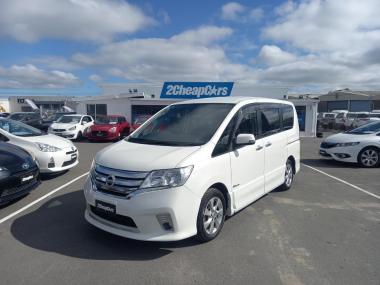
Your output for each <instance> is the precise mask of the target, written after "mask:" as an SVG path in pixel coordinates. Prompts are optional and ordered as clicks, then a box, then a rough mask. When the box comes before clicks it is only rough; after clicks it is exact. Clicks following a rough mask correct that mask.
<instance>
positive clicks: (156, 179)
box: [139, 165, 193, 191]
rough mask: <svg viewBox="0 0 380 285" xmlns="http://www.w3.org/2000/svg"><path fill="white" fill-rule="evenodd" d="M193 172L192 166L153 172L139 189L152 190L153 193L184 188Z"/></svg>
mask: <svg viewBox="0 0 380 285" xmlns="http://www.w3.org/2000/svg"><path fill="white" fill-rule="evenodd" d="M192 171H193V166H192V165H190V166H186V167H181V168H173V169H163V170H153V171H152V172H150V173H149V174H148V176H147V177H146V178H145V180H144V182H143V183H142V184H141V186H140V188H139V189H144V190H145V189H147V190H148V189H150V190H151V191H153V190H159V189H161V188H171V187H178V186H182V185H183V184H185V183H186V181H187V179H188V178H189V177H190V174H191V172H192Z"/></svg>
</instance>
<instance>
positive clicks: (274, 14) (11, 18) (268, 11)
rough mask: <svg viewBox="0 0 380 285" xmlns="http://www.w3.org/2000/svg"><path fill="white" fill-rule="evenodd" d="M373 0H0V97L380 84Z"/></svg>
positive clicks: (379, 38)
mask: <svg viewBox="0 0 380 285" xmlns="http://www.w3.org/2000/svg"><path fill="white" fill-rule="evenodd" d="M379 15H380V4H379V0H361V1H358V0H325V1H322V0H303V1H280V0H251V1H237V2H228V1H220V0H207V1H201V0H193V1H176V0H160V1H137V0H134V1H124V0H29V1H25V0H12V1H7V0H0V95H1V94H11V93H13V94H19V93H44V92H46V93H57V94H96V93H99V92H100V91H99V88H98V87H97V85H98V84H100V83H103V82H107V83H109V82H116V83H119V82H160V83H161V82H163V81H235V82H244V83H247V84H252V85H277V86H287V87H289V88H290V91H291V92H324V91H328V90H332V89H336V88H345V87H349V88H352V89H362V90H363V89H365V90H379V89H380V16H379Z"/></svg>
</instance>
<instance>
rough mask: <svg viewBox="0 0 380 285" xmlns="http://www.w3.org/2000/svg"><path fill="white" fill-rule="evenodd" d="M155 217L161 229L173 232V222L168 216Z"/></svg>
mask: <svg viewBox="0 0 380 285" xmlns="http://www.w3.org/2000/svg"><path fill="white" fill-rule="evenodd" d="M156 217H157V220H158V222H159V223H160V225H161V227H162V228H163V229H164V230H165V231H171V232H172V231H173V230H174V228H173V221H172V217H171V216H170V214H159V215H157V216H156Z"/></svg>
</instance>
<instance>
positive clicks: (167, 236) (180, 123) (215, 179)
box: [84, 97, 300, 241]
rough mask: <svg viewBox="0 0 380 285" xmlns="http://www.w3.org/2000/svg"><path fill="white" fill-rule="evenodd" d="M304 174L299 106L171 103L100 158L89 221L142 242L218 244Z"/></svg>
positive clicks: (251, 101) (90, 188)
mask: <svg viewBox="0 0 380 285" xmlns="http://www.w3.org/2000/svg"><path fill="white" fill-rule="evenodd" d="M299 167H300V142H299V128H298V120H297V113H296V111H295V108H294V106H293V104H292V103H290V102H286V101H281V100H272V99H260V98H247V97H245V98H239V97H231V98H212V99H200V100H189V101H186V102H181V103H176V104H173V105H170V106H168V107H166V108H165V109H163V110H162V111H160V112H159V113H157V114H156V115H155V116H153V117H152V118H150V119H149V120H148V121H147V122H145V123H144V124H143V125H142V126H141V127H140V128H138V129H137V130H136V131H135V132H133V133H132V134H131V135H130V136H129V137H128V138H126V139H125V140H123V141H121V142H119V143H116V144H113V145H112V146H109V147H107V148H105V149H103V150H101V151H100V152H99V153H98V154H97V155H96V157H95V160H94V162H93V165H92V168H91V172H90V175H89V176H88V178H87V180H86V182H85V185H84V193H85V197H86V202H87V210H86V212H85V217H86V219H87V221H89V222H90V223H91V224H93V225H95V226H96V227H98V228H100V229H103V230H105V231H108V232H111V233H114V234H117V235H120V236H124V237H129V238H133V239H139V240H156V241H169V240H180V239H185V238H188V237H191V236H194V235H196V236H197V238H198V239H199V240H201V241H208V240H211V239H213V238H215V237H216V236H217V235H218V234H219V232H220V230H221V229H222V227H223V223H224V219H225V217H226V216H231V215H233V214H234V213H236V212H238V211H239V210H241V209H243V208H244V207H246V206H247V205H249V204H250V203H252V202H254V201H255V200H257V199H259V198H260V197H262V196H264V195H265V194H267V193H269V192H270V191H272V190H273V189H275V188H276V187H280V186H281V187H282V188H283V189H289V188H290V187H291V185H292V182H293V176H294V174H296V173H297V172H298V170H299Z"/></svg>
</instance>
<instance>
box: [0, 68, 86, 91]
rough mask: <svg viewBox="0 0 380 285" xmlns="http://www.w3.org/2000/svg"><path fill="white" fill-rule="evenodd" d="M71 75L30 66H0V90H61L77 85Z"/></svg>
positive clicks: (77, 80)
mask: <svg viewBox="0 0 380 285" xmlns="http://www.w3.org/2000/svg"><path fill="white" fill-rule="evenodd" d="M79 83H80V80H79V79H78V78H77V77H76V76H75V75H74V74H72V73H67V72H63V71H59V70H53V71H46V70H43V69H39V68H37V67H36V66H34V65H32V64H27V65H12V66H11V67H9V68H5V67H1V66H0V87H1V88H63V87H72V86H77V85H79Z"/></svg>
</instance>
